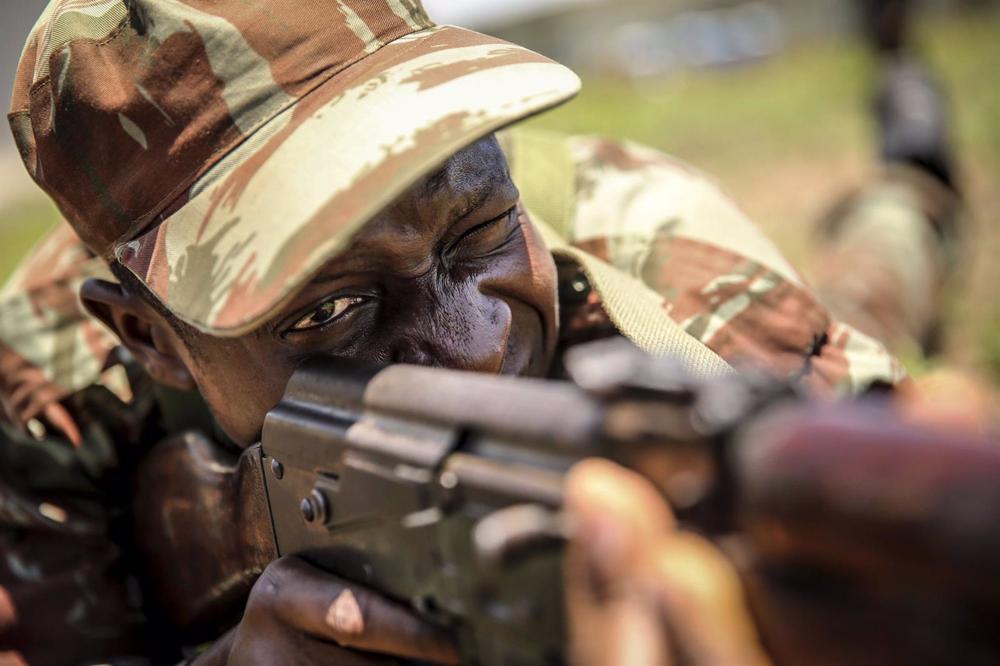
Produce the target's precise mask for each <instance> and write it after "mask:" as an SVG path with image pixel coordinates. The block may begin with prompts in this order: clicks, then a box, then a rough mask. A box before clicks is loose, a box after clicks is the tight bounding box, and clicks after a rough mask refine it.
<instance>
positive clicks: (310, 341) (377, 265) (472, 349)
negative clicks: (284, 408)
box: [182, 137, 557, 444]
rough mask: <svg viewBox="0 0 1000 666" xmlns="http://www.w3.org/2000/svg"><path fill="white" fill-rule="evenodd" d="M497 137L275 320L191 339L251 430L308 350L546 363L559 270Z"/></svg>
mask: <svg viewBox="0 0 1000 666" xmlns="http://www.w3.org/2000/svg"><path fill="white" fill-rule="evenodd" d="M518 196H519V195H518V192H517V189H516V187H515V186H514V184H513V182H512V181H511V180H510V176H509V174H508V168H507V162H506V158H505V157H504V155H503V152H502V151H501V149H500V147H499V145H498V144H497V142H496V141H495V140H494V139H493V138H492V137H491V138H490V139H486V140H483V141H480V142H479V143H477V144H475V145H473V146H472V147H470V148H468V149H466V150H463V151H462V152H460V153H458V154H457V155H455V156H454V157H453V158H452V159H451V160H450V161H449V162H448V163H447V164H446V165H445V167H444V168H442V169H441V170H440V171H439V172H437V173H435V174H432V175H431V176H430V177H428V178H426V179H424V180H423V181H421V182H419V183H417V184H416V185H415V186H414V187H412V188H410V190H409V191H408V192H406V193H405V194H404V195H403V196H401V197H400V198H399V199H398V200H397V201H396V202H395V203H393V204H392V205H391V206H389V207H388V208H387V209H386V210H385V211H383V212H382V213H381V214H380V215H378V216H377V217H376V218H375V219H374V220H373V221H372V222H371V223H370V224H369V225H368V226H367V227H366V228H365V230H364V231H363V232H362V233H361V234H360V235H359V236H358V237H357V238H356V240H355V241H354V243H353V245H352V246H351V248H350V249H349V250H348V251H347V252H345V253H344V254H343V255H341V256H339V257H337V258H336V259H335V260H333V261H331V262H330V263H329V264H328V265H327V266H325V267H324V269H323V270H322V271H321V272H320V273H319V274H318V275H317V276H316V277H315V279H313V280H312V281H311V282H310V283H309V284H307V285H306V287H305V288H303V289H302V290H301V292H299V293H298V294H297V295H296V296H295V298H294V299H292V300H291V302H289V303H288V304H287V305H286V306H285V307H284V308H283V309H282V310H281V312H280V313H278V314H277V315H276V316H275V317H274V318H273V319H271V320H270V321H269V322H268V324H266V325H265V326H264V327H262V328H261V329H259V330H257V331H255V332H253V333H251V334H248V335H246V336H243V337H241V338H236V339H229V340H225V339H220V338H212V337H209V336H201V335H198V336H195V337H194V338H193V339H191V340H186V341H185V342H184V344H183V345H182V346H184V347H186V349H185V350H184V353H183V354H182V355H183V356H184V357H185V358H184V362H185V365H186V366H187V368H188V370H189V371H190V373H191V375H192V377H193V379H194V381H195V383H196V384H197V385H198V387H199V389H200V390H201V392H202V394H203V395H204V397H205V398H206V400H207V401H208V403H209V405H210V407H211V408H212V410H213V412H214V413H215V415H216V418H217V419H218V421H219V422H220V424H221V425H222V426H223V428H224V429H225V430H226V431H227V433H229V435H230V436H232V437H233V438H234V439H235V440H237V441H238V442H240V443H243V444H249V443H252V442H253V441H254V440H255V439H256V438H257V437H258V433H259V431H260V428H261V425H262V424H263V419H264V416H265V414H266V413H267V411H268V410H269V409H270V408H271V407H273V406H274V404H276V402H277V401H278V400H279V399H280V397H281V395H282V393H283V390H284V387H285V384H286V383H287V381H288V379H289V377H290V376H291V374H292V372H293V370H294V369H295V367H296V366H297V365H298V364H299V363H300V362H301V361H302V360H304V359H305V358H307V357H310V356H313V355H317V354H331V355H341V356H348V357H353V358H358V359H365V360H370V361H372V362H375V363H416V364H422V365H434V366H442V367H447V368H454V369H464V370H475V371H480V372H487V373H502V374H512V375H513V374H520V375H541V374H544V373H545V372H546V371H547V369H548V367H549V365H550V363H551V361H552V356H553V353H554V348H555V342H556V333H557V331H556V298H557V297H556V272H555V266H554V264H553V260H552V256H551V254H550V253H549V252H548V250H547V249H546V248H545V246H544V244H543V242H542V241H541V239H540V238H539V236H538V233H537V231H536V230H535V229H534V228H533V227H532V225H531V223H530V222H529V221H528V219H527V218H526V216H525V215H524V213H523V211H521V210H519V208H518Z"/></svg>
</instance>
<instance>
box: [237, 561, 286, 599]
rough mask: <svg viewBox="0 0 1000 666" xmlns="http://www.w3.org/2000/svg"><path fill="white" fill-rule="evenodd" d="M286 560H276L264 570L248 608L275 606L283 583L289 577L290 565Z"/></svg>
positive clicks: (255, 586)
mask: <svg viewBox="0 0 1000 666" xmlns="http://www.w3.org/2000/svg"><path fill="white" fill-rule="evenodd" d="M286 560H287V558H281V559H280V560H275V561H274V562H272V563H271V564H269V565H268V566H267V567H266V568H265V569H264V571H263V573H261V575H260V578H258V579H257V582H256V583H254V586H253V589H251V590H250V598H249V601H248V604H247V606H248V608H253V609H263V608H271V607H273V606H274V604H275V600H276V598H277V596H278V593H279V590H281V587H282V581H283V580H285V579H286V578H287V576H288V568H289V563H288V562H287V561H286Z"/></svg>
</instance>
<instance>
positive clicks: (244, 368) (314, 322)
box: [81, 137, 557, 664]
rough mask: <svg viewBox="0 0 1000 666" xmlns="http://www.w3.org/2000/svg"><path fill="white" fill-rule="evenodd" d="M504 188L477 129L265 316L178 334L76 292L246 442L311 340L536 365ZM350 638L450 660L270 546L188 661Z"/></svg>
mask: <svg viewBox="0 0 1000 666" xmlns="http://www.w3.org/2000/svg"><path fill="white" fill-rule="evenodd" d="M518 200H519V194H518V191H517V188H516V187H515V186H514V184H513V182H512V181H511V179H510V174H509V170H508V167H507V162H506V158H505V156H504V155H503V152H502V151H501V149H500V146H499V144H498V143H497V142H496V140H495V139H494V138H493V137H489V138H487V139H484V140H482V141H479V142H478V143H476V144H474V145H472V146H470V147H469V148H466V149H465V150H462V151H460V152H459V153H457V154H456V155H455V156H454V157H452V159H450V160H449V161H448V162H447V163H446V164H445V165H444V167H443V168H442V169H441V170H440V171H438V172H436V173H434V174H432V175H430V176H428V177H427V178H424V179H423V180H421V181H420V182H418V183H416V184H415V185H414V186H413V187H411V188H410V189H409V190H407V191H406V192H405V193H404V194H403V195H402V196H401V197H399V198H398V199H397V200H396V201H395V202H394V203H393V204H392V205H390V206H389V207H388V208H386V209H385V210H384V211H382V212H381V213H380V214H379V215H377V216H376V217H375V218H374V219H373V220H372V221H371V222H370V223H369V224H368V225H367V226H366V227H365V229H364V230H363V231H362V232H361V233H360V234H358V235H357V236H356V237H355V239H354V241H353V244H352V245H351V247H350V248H349V249H348V250H347V251H346V252H344V253H343V254H341V255H340V256H338V257H336V258H335V259H333V260H332V261H330V262H329V264H328V265H327V266H325V267H324V268H323V269H322V270H321V271H320V272H319V274H318V275H317V276H316V277H315V278H314V279H313V280H311V281H310V282H309V283H308V284H306V285H305V286H304V287H303V288H302V289H301V290H300V291H299V292H298V293H297V294H296V295H295V296H294V297H293V298H292V299H291V300H290V301H289V302H288V303H286V304H285V305H284V306H283V307H282V308H281V309H280V311H278V312H277V313H276V314H275V315H274V316H273V317H272V318H271V319H270V320H269V321H268V322H267V323H266V324H264V325H263V326H261V327H260V328H259V329H257V330H256V331H254V332H252V333H249V334H247V335H244V336H242V337H238V338H231V339H224V338H218V337H213V336H210V335H205V334H201V333H198V332H195V331H191V332H190V333H189V334H185V335H180V334H179V333H178V332H177V331H176V330H175V327H174V326H172V325H171V323H170V322H169V321H168V320H167V319H166V318H165V317H164V315H162V314H161V313H160V312H158V311H157V310H156V308H154V307H152V306H151V305H150V304H149V303H147V302H146V301H145V300H144V299H143V298H142V297H141V296H139V295H136V294H133V293H130V292H129V291H128V290H126V289H124V288H123V287H121V286H120V285H117V284H112V283H109V282H105V281H100V280H90V281H88V282H87V283H86V284H84V286H83V288H82V290H81V298H82V300H83V302H84V303H85V304H86V306H87V307H88V309H89V310H90V311H91V312H92V313H94V314H95V315H97V316H98V317H100V318H101V319H102V320H103V321H104V322H105V323H106V324H107V325H108V326H110V327H111V328H112V330H114V331H115V332H116V333H117V334H118V336H119V338H120V339H121V340H122V342H123V343H124V345H125V346H126V347H128V349H129V350H130V351H131V352H132V354H133V355H134V356H135V358H136V359H138V361H139V362H140V363H141V364H142V365H143V366H144V367H145V369H146V370H147V372H148V373H149V374H150V375H151V376H152V377H153V378H154V379H155V380H156V381H158V382H160V383H162V384H165V385H168V386H173V387H175V388H180V389H194V388H197V389H198V390H199V391H200V393H201V394H202V396H203V397H204V398H205V400H206V402H207V403H208V405H209V407H210V409H211V410H212V412H213V414H214V415H215V418H216V420H217V421H218V423H219V424H220V426H221V427H222V428H223V429H224V430H225V432H226V433H227V434H228V435H229V436H230V437H231V438H232V439H233V441H235V442H237V443H238V444H240V445H242V446H248V445H250V444H253V443H254V442H256V441H258V440H259V437H260V431H261V427H262V425H263V422H264V417H265V415H266V414H267V412H268V411H269V410H270V409H271V408H272V407H273V406H274V405H275V404H276V403H277V402H278V400H279V399H280V398H281V396H282V393H283V392H284V389H285V385H286V384H287V382H288V379H289V378H290V377H291V375H292V372H293V371H294V369H295V368H296V366H297V365H298V364H299V363H301V362H302V361H303V360H304V359H306V358H308V357H310V356H315V355H318V354H332V355H338V356H347V357H352V358H357V359H363V360H369V361H373V362H376V363H415V364H421V365H432V366H441V367H447V368H453V369H463V370H472V371H478V372H487V373H494V374H511V375H534V376H541V375H544V374H545V373H546V372H547V371H548V368H549V366H550V365H551V363H552V360H553V356H554V353H555V345H556V336H557V291H556V269H555V264H554V262H553V259H552V256H551V254H550V253H549V251H548V250H547V249H546V247H545V245H544V243H543V242H542V240H541V238H540V236H539V235H538V232H537V231H536V230H535V229H534V227H533V226H532V225H531V223H530V222H529V221H528V219H527V217H526V216H525V215H524V214H523V212H522V211H521V210H520V209H519V206H518ZM234 387H236V390H235V391H234ZM234 393H235V394H237V395H238V396H239V399H238V400H234V399H233V397H234ZM346 590H350V594H349V595H348V596H345V591H346ZM344 647H348V648H353V649H352V650H344V649H343V648H344ZM355 650H364V651H367V652H377V653H385V654H393V655H400V656H409V657H417V658H420V659H424V660H428V661H435V662H441V663H451V662H454V661H455V660H456V653H455V649H454V646H453V645H452V644H451V642H450V641H449V640H448V638H447V637H446V636H444V635H442V633H441V632H440V631H439V630H437V629H435V628H432V627H429V626H426V625H424V624H423V623H422V622H421V621H419V620H418V619H417V618H416V617H414V616H412V615H411V614H410V613H409V612H407V611H406V610H404V609H403V608H401V607H399V606H397V605H395V604H393V603H391V602H389V601H387V600H384V599H381V598H379V597H377V596H376V595H374V594H372V593H369V592H367V591H365V590H363V589H359V588H357V587H354V586H351V587H348V586H347V585H346V584H345V583H344V582H343V581H340V580H338V579H336V578H334V577H332V576H329V575H327V574H326V573H324V572H322V571H319V570H317V569H314V568H312V567H310V566H308V565H306V564H305V563H304V562H301V561H299V560H296V559H293V558H285V559H282V560H279V561H278V562H275V563H274V564H272V565H271V566H270V567H268V569H267V570H266V571H265V572H264V574H263V575H262V576H261V578H260V580H259V581H258V583H257V585H256V586H255V587H254V590H253V592H252V594H251V596H250V600H249V602H248V605H247V609H246V612H245V614H244V618H243V621H242V622H241V624H240V625H239V626H238V627H236V628H235V629H234V630H233V631H232V632H230V633H229V634H227V635H226V636H225V637H224V638H223V639H222V640H220V641H219V642H218V643H217V644H216V645H215V646H214V647H213V649H212V650H210V651H209V652H208V653H207V654H205V655H204V656H203V657H202V658H201V659H200V660H199V663H227V662H229V661H233V662H234V663H240V664H245V663H267V664H272V663H361V662H362V657H361V656H359V655H360V653H359V652H356V651H355ZM365 659H367V658H365Z"/></svg>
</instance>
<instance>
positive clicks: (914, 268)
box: [815, 165, 963, 353]
mask: <svg viewBox="0 0 1000 666" xmlns="http://www.w3.org/2000/svg"><path fill="white" fill-rule="evenodd" d="M962 215H963V211H962V206H961V201H960V197H959V195H958V193H956V192H955V191H954V190H952V189H951V188H949V187H947V186H946V185H944V184H943V183H942V182H941V181H940V180H939V179H937V178H935V177H933V176H931V175H930V174H929V173H928V172H926V171H925V170H921V169H917V168H915V167H910V166H904V165H889V166H887V167H886V168H885V169H884V171H883V173H882V174H881V175H880V176H879V177H878V178H876V179H875V182H873V183H872V184H870V185H868V186H867V187H865V188H864V189H863V190H861V191H860V192H858V193H856V194H854V195H852V196H850V197H848V198H847V199H845V201H844V202H842V203H841V204H840V205H839V206H837V207H836V208H835V209H834V210H833V211H832V212H831V213H830V214H829V216H828V218H827V220H825V221H824V224H823V225H822V228H821V231H822V238H821V240H822V243H823V245H822V247H821V252H820V255H819V257H818V258H817V262H816V272H815V273H816V284H817V291H818V293H819V295H820V297H821V298H822V299H823V302H824V303H826V304H827V306H829V307H830V308H831V310H833V311H834V312H835V313H836V314H837V316H839V317H840V318H841V319H843V320H844V321H847V322H850V323H851V324H852V325H853V326H856V327H857V328H858V329H859V330H862V331H864V332H865V333H867V334H869V335H872V336H874V337H876V338H878V339H879V340H882V341H884V342H885V343H886V344H887V345H888V346H889V348H890V349H892V350H893V351H897V350H901V351H906V352H909V353H919V352H921V351H923V352H925V353H926V352H934V351H935V346H936V345H937V343H938V342H939V340H937V337H938V335H939V334H940V330H939V327H940V324H941V321H940V317H941V312H942V311H943V310H944V309H945V308H944V306H945V296H946V293H947V287H948V283H949V279H950V276H951V273H952V272H953V270H954V267H955V266H956V264H957V262H958V258H959V254H960V252H961V249H962V248H961V237H960V236H959V233H958V232H959V229H960V227H961V218H962Z"/></svg>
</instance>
